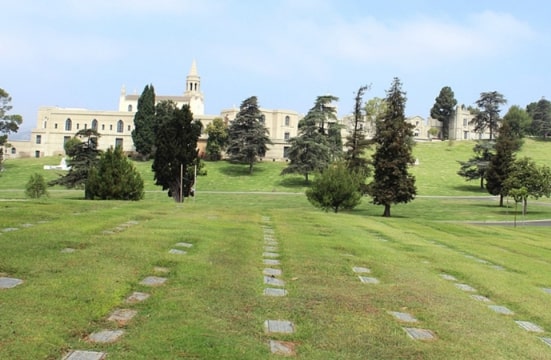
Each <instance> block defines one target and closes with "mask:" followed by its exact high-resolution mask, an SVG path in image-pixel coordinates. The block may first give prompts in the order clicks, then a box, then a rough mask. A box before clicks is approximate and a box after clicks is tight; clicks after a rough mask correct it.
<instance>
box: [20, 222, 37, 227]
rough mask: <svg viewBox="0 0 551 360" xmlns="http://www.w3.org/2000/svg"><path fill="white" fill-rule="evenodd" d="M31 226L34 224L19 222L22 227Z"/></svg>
mask: <svg viewBox="0 0 551 360" xmlns="http://www.w3.org/2000/svg"><path fill="white" fill-rule="evenodd" d="M31 226H34V225H33V224H31V223H25V224H21V227H23V228H30V227H31Z"/></svg>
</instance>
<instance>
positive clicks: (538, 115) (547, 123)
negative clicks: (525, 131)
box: [526, 99, 551, 140]
mask: <svg viewBox="0 0 551 360" xmlns="http://www.w3.org/2000/svg"><path fill="white" fill-rule="evenodd" d="M526 112H528V114H529V115H530V117H531V118H532V124H531V127H530V132H531V133H532V135H535V136H541V137H542V138H543V139H544V140H545V139H547V136H548V135H549V134H551V102H550V101H549V100H546V99H541V100H539V101H538V102H537V103H530V104H528V106H527V107H526Z"/></svg>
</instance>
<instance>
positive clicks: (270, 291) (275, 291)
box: [264, 288, 287, 296]
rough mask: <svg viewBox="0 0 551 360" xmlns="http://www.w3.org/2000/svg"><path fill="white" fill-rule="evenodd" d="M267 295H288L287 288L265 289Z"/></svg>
mask: <svg viewBox="0 0 551 360" xmlns="http://www.w3.org/2000/svg"><path fill="white" fill-rule="evenodd" d="M264 295H265V296H287V290H285V289H275V288H266V289H264Z"/></svg>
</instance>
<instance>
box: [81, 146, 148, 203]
mask: <svg viewBox="0 0 551 360" xmlns="http://www.w3.org/2000/svg"><path fill="white" fill-rule="evenodd" d="M86 190H87V192H88V196H89V199H99V200H140V199H142V198H143V195H144V182H143V180H142V178H141V176H140V173H139V172H138V171H137V170H136V169H135V168H134V165H133V164H132V163H131V162H130V160H128V158H127V157H126V156H125V155H124V153H123V152H122V149H121V148H120V147H119V146H117V147H116V148H115V149H114V150H113V149H112V148H110V149H108V150H107V151H106V152H104V153H103V154H102V155H101V158H100V160H99V162H98V164H97V165H96V166H94V167H93V168H92V169H90V172H89V174H88V179H87V181H86Z"/></svg>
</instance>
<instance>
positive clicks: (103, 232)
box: [102, 230, 114, 235]
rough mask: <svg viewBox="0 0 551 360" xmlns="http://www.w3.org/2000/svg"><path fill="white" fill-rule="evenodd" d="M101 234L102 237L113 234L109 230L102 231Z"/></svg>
mask: <svg viewBox="0 0 551 360" xmlns="http://www.w3.org/2000/svg"><path fill="white" fill-rule="evenodd" d="M102 234H103V235H113V234H114V232H113V231H111V230H104V231H102Z"/></svg>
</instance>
